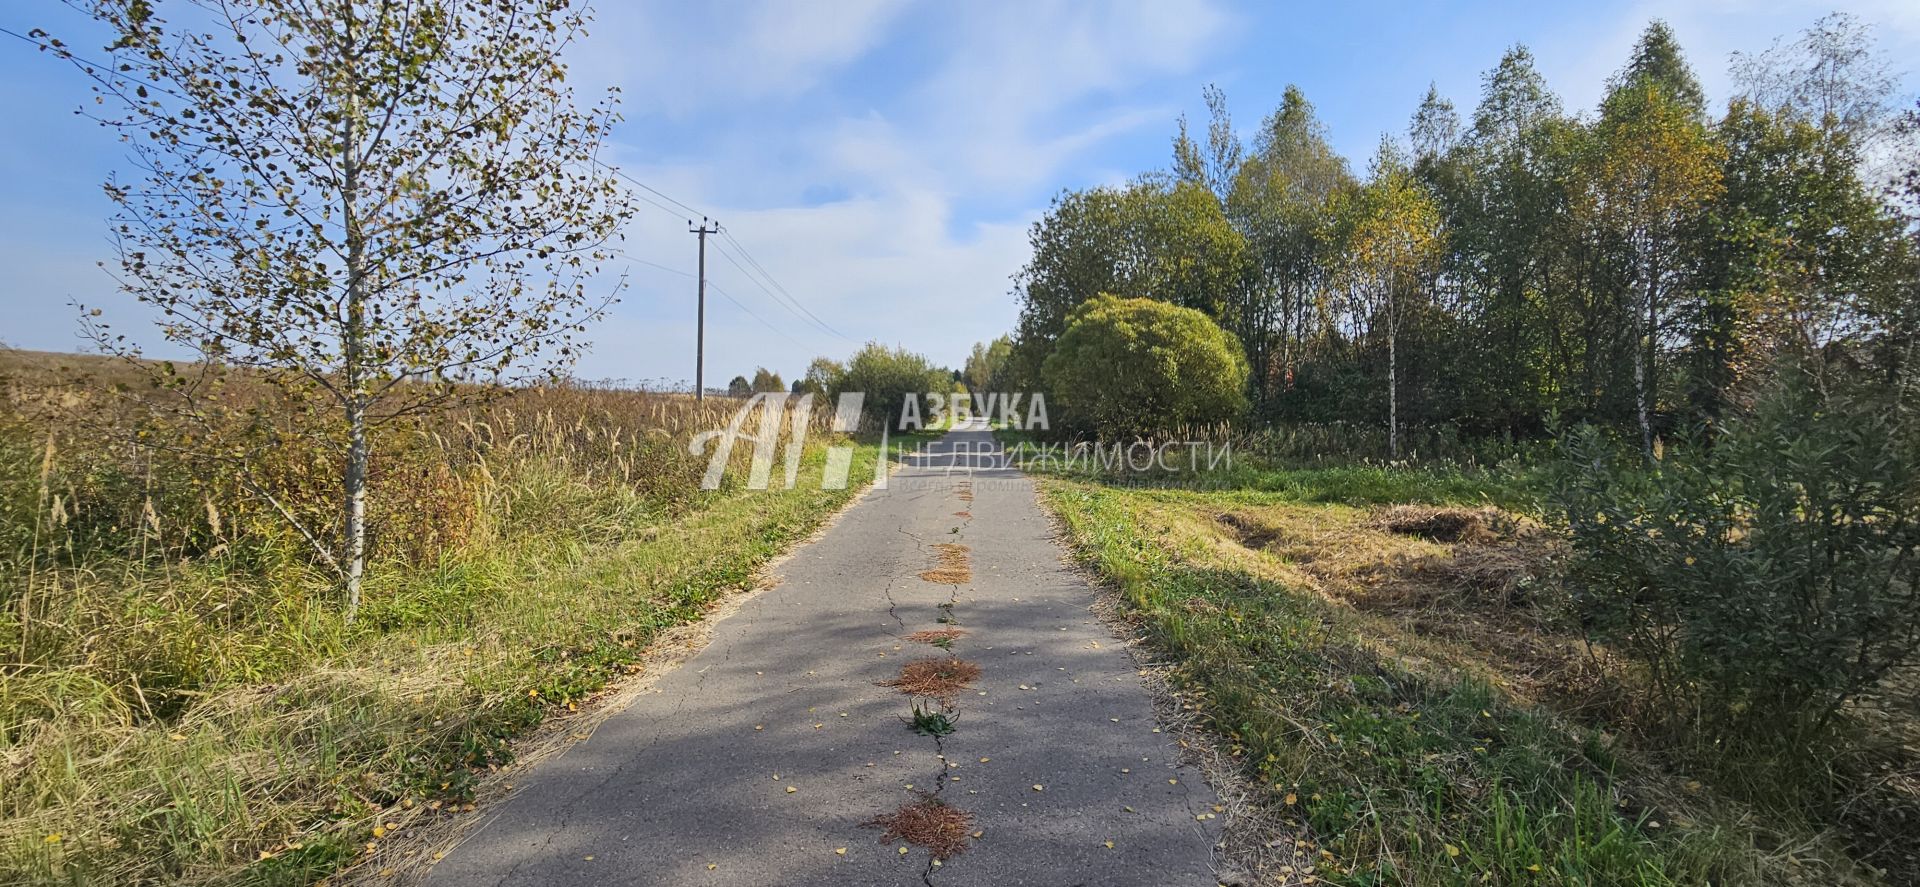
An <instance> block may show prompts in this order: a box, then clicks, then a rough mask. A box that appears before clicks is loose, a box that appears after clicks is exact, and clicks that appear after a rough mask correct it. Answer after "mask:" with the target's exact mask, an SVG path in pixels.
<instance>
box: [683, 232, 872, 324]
mask: <svg viewBox="0 0 1920 887" xmlns="http://www.w3.org/2000/svg"><path fill="white" fill-rule="evenodd" d="M714 248H715V249H717V250H719V251H720V256H721V258H724V259H726V260H727V261H728V262H729V263H731V264H732V265H733V267H734V268H736V269H738V270H739V271H740V273H741V274H743V275H745V276H746V278H747V282H749V283H751V284H753V285H754V286H757V287H759V288H760V291H761V292H763V293H766V294H767V298H769V299H772V300H773V302H774V304H776V305H779V306H780V307H782V308H785V309H786V310H787V313H788V314H791V315H793V316H794V317H795V318H796V319H798V320H799V321H800V322H801V323H803V324H807V325H809V326H811V327H813V328H814V329H817V330H819V331H821V332H823V333H826V334H828V335H830V336H836V337H838V338H841V339H846V340H847V341H849V342H852V341H853V340H852V339H847V337H846V336H843V335H841V334H840V332H839V331H838V330H835V329H834V328H832V327H830V326H827V325H826V324H825V323H822V322H821V321H820V319H819V318H817V317H813V314H812V312H810V311H807V309H806V306H804V305H801V304H800V303H798V302H790V301H788V300H786V299H782V298H781V296H780V294H779V293H777V292H774V291H773V290H771V289H768V288H767V285H766V284H764V283H761V282H760V278H758V277H755V276H754V274H753V272H752V271H748V270H747V267H746V266H745V265H742V264H740V260H738V259H736V258H734V257H733V254H732V253H730V252H728V251H727V249H726V248H725V247H723V246H721V245H720V243H718V242H715V243H714ZM856 344H857V343H856Z"/></svg>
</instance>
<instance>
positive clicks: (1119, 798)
mask: <svg viewBox="0 0 1920 887" xmlns="http://www.w3.org/2000/svg"><path fill="white" fill-rule="evenodd" d="M993 447H994V444H993V440H992V436H991V435H990V434H989V433H987V432H985V431H981V430H970V431H955V432H952V433H950V434H948V435H947V436H946V438H945V439H944V440H942V441H941V442H940V444H938V445H936V446H935V447H934V448H932V449H931V450H930V451H929V455H927V456H924V457H922V458H919V459H914V460H910V461H909V462H908V463H907V465H906V466H905V467H903V468H902V469H901V470H899V471H898V472H897V473H895V474H894V475H893V476H892V477H891V478H890V479H889V481H888V484H887V485H886V487H885V488H876V489H874V490H871V491H869V492H868V493H867V495H866V496H865V497H864V498H863V499H862V500H861V501H860V502H859V503H858V504H856V505H855V506H853V507H852V508H851V509H850V510H849V511H847V512H846V513H845V514H844V515H842V516H841V518H840V520H839V521H838V522H837V523H836V524H835V525H834V526H833V527H832V528H831V529H830V530H828V531H827V532H826V533H825V534H824V535H823V536H821V537H820V538H819V539H817V540H816V541H813V542H811V543H809V544H807V545H805V546H804V547H802V548H801V549H799V550H798V551H797V552H796V553H795V555H794V556H793V557H792V558H791V559H789V560H788V561H786V562H785V563H784V564H783V565H782V567H781V569H780V570H779V572H778V575H777V577H776V579H777V584H776V586H775V587H774V588H772V589H770V590H768V591H766V592H764V593H762V594H760V595H758V596H756V597H754V598H753V599H751V600H749V601H748V602H746V603H745V604H744V605H743V606H742V608H741V609H740V610H739V611H738V612H736V613H734V614H733V615H732V616H729V617H727V618H726V619H725V620H723V621H722V622H721V623H720V624H719V625H717V626H716V627H715V630H714V633H713V635H712V640H711V642H710V644H709V645H708V646H707V647H706V648H705V649H704V650H703V651H701V652H700V653H699V654H698V655H697V656H695V657H694V658H693V659H692V660H690V661H688V662H687V663H686V664H684V665H683V666H681V667H680V668H679V669H678V670H677V671H674V672H672V673H670V674H667V675H664V676H662V677H661V678H660V679H659V681H658V683H657V684H656V685H655V687H654V692H652V693H650V694H648V695H646V696H644V697H642V698H641V699H640V700H639V701H638V702H636V703H635V704H633V705H632V706H631V707H630V708H628V709H627V710H625V711H623V712H621V713H619V714H617V715H615V716H613V717H612V718H611V719H609V720H608V721H607V722H606V723H605V724H603V725H602V726H601V727H600V728H599V729H598V731H597V732H596V733H594V735H593V736H592V738H591V739H590V740H588V741H585V742H581V743H578V744H576V745H574V746H573V747H571V748H570V749H569V750H568V751H567V752H566V753H565V754H564V755H562V756H560V757H558V758H554V759H551V760H548V761H546V762H545V763H543V764H541V765H539V766H537V767H536V768H534V769H533V770H532V772H531V773H529V774H524V775H522V776H521V777H520V782H521V783H522V786H523V787H522V788H521V790H520V791H519V792H518V793H517V794H515V795H514V796H512V797H511V798H509V799H507V800H506V801H504V802H502V803H501V804H499V805H498V806H497V808H496V809H495V810H494V811H492V812H491V813H490V814H486V815H488V816H489V820H488V821H487V822H486V823H485V824H484V825H482V826H480V827H479V828H477V829H476V830H475V831H474V832H472V833H470V835H469V837H468V838H467V839H466V840H465V842H464V843H462V844H461V845H460V846H459V847H457V848H456V849H455V850H454V851H453V852H451V853H449V854H448V855H447V856H446V858H445V859H443V860H442V861H441V862H440V863H439V864H438V865H437V866H435V868H434V870H433V873H432V874H431V876H430V879H429V883H430V884H432V885H437V887H480V885H543V887H551V885H608V884H633V885H641V884H644V885H675V887H677V885H746V884H751V885H939V887H948V885H952V887H961V885H995V887H1007V885H1047V887H1071V885H1088V887H1093V885H1103V887H1104V885H1155V887H1167V885H1188V884H1194V885H1211V884H1215V883H1216V880H1215V876H1214V870H1213V845H1214V844H1215V842H1216V841H1217V840H1218V831H1219V824H1220V820H1219V819H1217V818H1209V817H1208V814H1210V813H1212V812H1213V808H1212V805H1213V804H1215V803H1216V798H1215V795H1214V794H1213V792H1212V790H1211V789H1209V788H1208V787H1207V785H1206V783H1205V781H1204V780H1203V779H1202V777H1201V774H1200V773H1199V772H1198V771H1197V770H1195V769H1193V768H1189V767H1185V766H1182V764H1181V763H1180V756H1179V753H1178V751H1177V749H1176V748H1174V746H1173V742H1172V740H1171V738H1170V737H1169V736H1168V734H1165V733H1161V732H1159V731H1158V730H1157V729H1156V727H1155V723H1154V715H1153V710H1152V707H1151V704H1150V702H1149V699H1148V696H1147V693H1146V691H1145V689H1144V688H1143V687H1142V685H1141V682H1140V678H1139V675H1138V671H1137V666H1136V665H1135V663H1134V662H1133V660H1132V658H1131V657H1130V656H1129V655H1128V653H1127V652H1126V651H1125V650H1123V649H1121V648H1120V645H1119V642H1117V641H1116V640H1115V639H1114V638H1113V636H1112V635H1111V634H1110V633H1109V631H1108V630H1107V629H1106V628H1105V627H1104V626H1103V625H1102V623H1101V622H1100V621H1099V620H1098V619H1096V618H1095V617H1094V616H1093V614H1092V613H1091V612H1090V611H1089V606H1090V605H1091V604H1092V603H1093V601H1094V599H1095V592H1094V591H1093V590H1092V589H1091V588H1089V587H1088V585H1087V584H1086V582H1085V581H1084V580H1083V579H1082V578H1081V577H1080V576H1079V575H1078V574H1077V573H1076V572H1074V571H1073V570H1072V569H1071V568H1070V567H1069V566H1068V565H1067V563H1066V561H1065V558H1066V552H1065V551H1064V550H1063V549H1062V547H1061V546H1060V544H1059V543H1058V542H1056V541H1055V540H1054V538H1053V533H1052V531H1051V529H1050V527H1049V524H1048V522H1047V519H1046V517H1045V516H1044V515H1043V514H1042V512H1041V511H1040V508H1039V506H1038V503H1037V502H1036V500H1035V495H1034V489H1033V484H1032V482H1031V481H1030V480H1028V479H1027V478H1026V477H1024V476H1022V475H1021V474H1020V473H1019V472H1017V471H1013V470H1010V469H1007V468H1004V467H1001V466H1000V465H999V464H998V463H999V462H1000V460H999V459H997V458H995V457H993V456H984V457H983V456H981V455H978V454H980V453H984V452H988V451H990V450H992V449H993ZM956 454H967V455H956ZM969 497H970V499H969ZM942 542H949V543H959V544H962V545H966V546H968V547H969V548H970V549H971V568H972V572H973V577H972V580H971V581H970V582H967V583H964V584H957V585H943V584H935V583H932V582H928V581H925V580H923V579H921V578H919V574H920V573H922V572H923V571H926V570H928V569H930V568H932V567H934V566H935V565H936V564H935V555H934V551H933V549H932V546H933V545H934V544H935V543H942ZM948 603H950V604H951V608H950V612H951V617H950V618H951V619H952V620H954V622H953V623H952V624H957V626H958V627H961V628H964V629H965V630H966V632H967V635H966V636H965V637H963V638H961V639H960V640H958V641H957V642H956V643H955V645H954V648H953V653H954V655H957V656H960V657H963V658H965V659H968V660H970V661H972V662H975V663H977V664H978V665H979V666H980V668H981V671H982V674H981V677H980V679H979V680H978V681H977V682H976V685H975V687H974V688H973V689H972V690H971V691H968V692H965V693H963V694H961V695H959V696H958V697H956V698H955V700H954V704H955V707H956V708H957V720H956V723H955V726H956V729H955V731H954V732H953V733H952V734H950V735H948V736H946V737H944V738H942V739H938V740H936V739H934V738H931V737H927V736H922V735H919V734H917V733H915V732H914V731H912V730H911V729H909V727H908V726H907V723H906V719H907V717H908V715H909V713H910V701H909V699H908V697H906V696H904V695H902V694H901V693H900V692H899V691H897V690H895V689H892V688H890V687H886V686H882V685H881V682H883V681H887V680H889V679H891V678H894V677H895V676H897V675H898V673H899V669H900V667H901V666H902V664H904V663H906V662H908V661H910V660H913V659H916V658H921V657H927V656H933V655H942V654H940V651H938V650H935V649H933V648H930V647H926V646H924V645H921V644H914V643H910V642H907V641H904V640H902V635H905V634H907V633H909V632H913V631H918V630H922V629H935V628H943V627H947V626H948V624H949V623H942V622H941V621H940V619H941V617H942V615H943V614H944V613H946V612H948V611H947V610H943V608H942V606H941V605H942V604H948ZM776 776H777V778H776ZM922 793H935V794H937V797H938V798H939V799H941V800H942V801H944V802H946V803H948V804H950V805H952V806H953V807H956V808H958V809H960V810H963V811H966V812H968V813H971V814H972V816H973V819H974V822H973V826H972V828H973V829H974V830H976V831H978V832H979V833H980V837H979V838H978V839H977V840H974V841H973V842H972V846H971V847H970V849H968V850H967V851H966V852H964V853H962V854H959V855H957V856H954V857H952V858H949V859H943V860H941V861H940V864H939V865H937V866H936V865H933V861H932V859H931V856H930V854H929V853H928V852H927V851H925V850H923V849H920V848H918V847H912V846H909V845H907V844H905V843H903V842H901V841H897V840H896V841H891V842H886V843H882V842H881V841H880V834H881V830H879V829H877V828H873V827H871V826H869V825H868V824H867V823H869V822H870V821H871V820H873V819H874V817H876V816H879V815H881V814H884V813H888V812H890V811H892V810H894V809H896V808H898V807H899V806H901V805H903V804H906V803H909V802H912V801H914V800H916V799H917V798H919V797H920V796H921V795H922ZM1109 843H1111V846H1108V845H1109ZM902 847H907V848H908V849H907V852H905V853H902V852H901V850H900V848H902ZM840 848H845V852H844V853H837V852H836V850H838V849H840Z"/></svg>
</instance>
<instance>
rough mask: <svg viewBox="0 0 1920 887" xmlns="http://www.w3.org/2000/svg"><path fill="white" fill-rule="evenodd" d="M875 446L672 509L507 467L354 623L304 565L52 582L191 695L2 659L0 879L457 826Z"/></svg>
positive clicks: (182, 870)
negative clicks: (520, 750) (484, 501)
mask: <svg viewBox="0 0 1920 887" xmlns="http://www.w3.org/2000/svg"><path fill="white" fill-rule="evenodd" d="M875 455H876V450H875V449H874V448H873V447H871V446H863V447H861V448H860V449H859V451H858V452H857V453H856V455H855V458H854V460H853V465H854V472H855V475H854V477H853V478H851V483H850V487H851V488H850V489H848V490H841V491H822V490H820V489H819V488H818V487H819V484H818V482H817V478H818V475H819V472H820V470H821V462H822V455H821V451H820V450H818V449H815V450H813V451H811V452H810V453H809V455H808V458H807V460H806V463H805V468H804V469H803V473H802V481H801V483H800V484H799V485H798V487H797V488H796V489H793V490H769V491H762V492H753V491H740V490H729V491H722V492H716V493H708V494H700V495H698V496H695V497H693V498H692V500H691V502H690V504H688V505H687V506H686V507H684V508H680V509H676V510H673V511H671V512H667V511H662V510H659V509H655V508H650V507H647V505H646V503H644V502H641V501H639V500H637V499H635V498H634V497H633V496H632V495H630V494H629V493H627V492H623V491H622V489H621V487H620V485H619V484H617V483H614V484H607V483H603V482H595V481H593V480H592V479H591V478H582V477H579V476H577V473H576V474H575V475H572V476H569V475H568V474H567V473H566V472H564V471H559V470H557V469H556V470H549V467H547V466H542V465H541V464H539V463H538V462H528V463H525V464H521V465H517V466H511V467H502V468H497V469H496V471H498V472H499V473H500V478H499V482H498V483H497V484H495V485H494V487H493V493H492V495H493V496H495V497H496V498H495V499H493V500H491V501H489V503H488V507H487V508H486V509H485V514H487V515H488V520H489V525H488V526H487V527H486V528H484V530H483V532H482V533H481V534H480V540H479V543H478V544H474V545H471V546H467V547H465V548H463V549H461V550H460V551H458V552H455V553H453V554H450V555H449V556H447V557H445V558H444V559H442V560H441V561H440V562H438V563H436V564H432V565H428V566H424V567H419V568H398V567H393V568H390V569H384V570H381V571H379V572H377V573H376V574H375V576H376V578H375V580H374V582H373V583H372V584H371V585H370V587H369V589H368V592H367V604H366V606H365V607H364V609H363V611H362V613H361V618H360V619H359V620H357V621H356V622H354V623H353V624H351V625H349V624H346V623H344V622H343V621H342V620H341V619H340V617H339V614H338V612H337V608H336V607H334V606H333V605H332V601H331V599H330V597H329V595H328V594H327V589H326V583H325V582H324V581H322V580H320V579H318V578H316V577H311V576H308V577H305V578H304V579H302V578H301V577H299V576H283V577H281V578H282V579H284V580H288V581H287V582H286V583H285V584H282V585H279V586H276V587H274V588H272V589H251V588H248V587H246V586H245V584H244V582H243V579H242V578H241V577H231V576H227V575H225V574H223V572H222V569H221V567H220V565H219V562H218V561H217V560H208V561H203V562H196V563H183V564H172V565H169V564H159V565H157V567H152V568H149V567H134V566H125V567H123V568H122V572H120V573H117V574H113V575H105V574H102V573H100V572H98V571H85V570H69V571H67V573H66V574H65V575H64V576H62V577H60V581H61V582H63V583H65V585H64V587H63V588H61V589H60V591H61V592H62V593H63V594H66V595H69V596H71V597H72V599H73V600H76V601H80V600H85V601H88V602H89V606H91V607H94V608H97V609H98V610H99V613H98V614H97V615H95V616H93V617H89V618H93V619H95V620H96V622H94V623H91V624H95V625H106V624H109V623H111V624H114V625H119V626H124V627H125V628H124V630H123V632H122V635H121V636H118V637H116V638H115V639H114V640H115V641H116V643H119V644H120V645H121V649H122V650H136V651H139V655H140V656H141V657H142V661H140V662H138V663H136V664H135V667H134V669H133V670H132V671H131V673H132V674H136V675H144V676H146V677H144V678H142V680H156V679H157V680H160V681H162V682H163V683H169V684H171V685H175V686H178V687H179V688H182V689H181V690H180V691H179V692H177V693H173V694H171V695H170V696H168V697H167V698H170V699H173V700H175V701H174V703H173V704H172V705H170V706H169V707H168V709H167V710H163V711H155V710H152V709H151V708H149V707H147V706H144V705H143V704H142V698H143V697H142V690H141V689H140V686H139V685H138V684H137V683H136V685H135V686H134V687H133V688H131V690H130V691H129V688H127V687H124V686H120V685H117V684H113V683H106V682H103V681H101V680H99V679H97V678H95V677H93V676H92V675H94V674H96V673H102V674H104V673H114V674H119V673H122V672H121V671H119V670H116V669H104V668H103V666H104V663H88V662H86V661H81V662H77V663H75V664H74V665H70V666H66V667H60V668H38V669H36V668H27V669H22V670H17V671H11V672H7V673H4V674H0V716H4V721H5V722H4V723H0V755H4V756H5V758H4V763H5V765H6V768H7V770H6V782H5V786H4V791H0V883H6V884H102V885H104V884H113V885H123V884H181V883H222V884H229V883H231V884H289V885H291V884H307V883H311V882H312V881H314V880H315V879H317V878H320V877H323V876H325V875H326V874H328V873H330V872H332V871H334V870H336V869H338V868H339V867H340V866H342V865H343V864H347V863H349V862H351V861H353V860H354V859H357V858H359V856H360V854H361V853H362V852H363V850H364V845H365V844H366V843H367V842H369V841H373V842H375V843H377V842H378V840H380V838H376V837H375V834H374V828H375V826H376V824H380V823H384V822H386V821H388V820H389V819H391V818H395V817H401V818H405V817H410V816H417V815H421V814H423V813H425V812H426V811H427V810H428V809H429V808H430V807H431V808H437V809H438V811H439V812H438V813H436V814H433V815H451V814H450V810H451V809H452V808H457V807H458V806H459V805H460V804H461V803H462V802H463V801H465V800H467V799H468V798H470V797H471V793H472V789H473V786H474V785H475V780H476V778H477V774H480V773H483V772H485V769H486V768H488V767H490V766H493V765H498V764H502V763H505V762H507V761H510V760H511V759H512V758H513V756H514V753H515V744H514V740H515V739H516V738H518V737H520V736H523V735H525V734H526V733H527V731H529V730H530V729H531V728H533V727H535V726H537V725H539V724H540V723H541V722H542V721H543V720H545V719H546V718H548V717H549V716H551V715H552V714H554V713H555V712H556V711H561V712H564V711H566V710H569V709H572V708H574V707H577V706H578V705H580V704H581V703H583V702H584V701H585V700H587V698H588V697H590V696H591V695H592V694H593V693H594V692H596V691H597V690H599V689H601V688H603V687H605V686H606V685H607V684H608V683H609V682H610V681H612V680H614V679H616V678H618V677H620V676H621V675H623V674H626V673H627V672H628V671H629V667H630V666H633V665H635V664H636V663H638V662H640V660H641V657H642V656H643V655H644V654H645V653H646V651H647V648H648V645H649V643H650V642H651V641H652V640H653V639H654V638H655V637H657V636H658V635H659V633H660V632H662V631H664V630H666V629H668V628H671V627H674V626H678V625H682V624H685V623H687V622H689V621H692V620H696V619H698V618H700V617H701V616H702V615H704V614H705V613H706V612H707V611H708V610H709V609H710V608H711V607H712V606H713V605H714V604H715V603H716V602H718V601H719V600H720V599H721V598H723V597H724V596H726V595H727V594H728V593H730V592H732V591H734V590H736V589H739V588H742V587H744V586H746V585H748V584H750V583H751V582H752V581H753V579H754V577H755V575H756V573H757V571H758V570H759V569H760V568H761V567H762V566H764V565H765V564H766V563H767V562H768V561H769V560H770V559H772V558H773V557H775V556H776V555H777V554H779V553H780V552H781V551H783V550H785V549H786V548H787V547H789V546H790V545H792V544H793V543H794V542H795V541H797V540H798V539H800V538H802V537H804V536H805V535H806V534H808V533H809V532H811V531H812V530H813V529H814V528H815V527H817V526H818V525H819V524H820V522H821V521H822V520H823V519H824V518H825V517H826V516H827V515H829V514H830V513H831V512H833V511H834V510H835V509H836V508H838V507H839V506H841V505H843V504H845V503H846V502H847V501H848V500H849V499H851V498H852V497H853V496H855V495H857V494H858V492H859V490H860V489H861V488H862V487H863V486H864V484H865V483H867V482H868V481H870V480H871V475H872V471H873V465H874V458H875ZM808 478H814V479H815V480H813V481H812V482H811V483H810V482H809V481H808ZM303 584H304V586H305V591H301V588H302V585H303ZM221 595H226V596H228V597H229V599H236V600H244V599H245V598H247V597H248V596H249V595H255V596H259V597H260V598H261V599H262V600H263V601H266V602H265V603H263V604H261V606H262V607H263V608H264V610H263V611H262V612H259V613H256V614H254V615H253V617H252V618H250V619H248V620H245V621H240V620H236V621H233V622H231V623H229V624H226V625H222V624H221V622H220V621H219V619H217V618H216V619H213V620H208V619H206V618H200V619H195V618H193V617H192V616H185V615H184V614H188V613H193V612H209V611H214V612H227V611H226V610H222V609H221V608H220V607H219V606H217V605H216V606H214V607H211V608H207V607H204V606H203V604H204V603H205V602H206V601H208V600H212V599H216V598H218V597H219V596H221ZM170 601H172V602H174V603H171V604H170V603H169V602H170ZM185 601H190V602H191V604H192V606H186V605H184V604H183V603H181V602H185ZM76 606H77V605H76ZM116 607H118V608H128V610H129V612H113V608H116ZM170 613H179V614H183V617H182V618H174V617H172V616H170V615H169V614H170ZM78 615H80V614H76V619H77V617H78ZM72 624H75V625H85V624H89V623H85V622H80V621H74V622H73V623H72ZM99 636H100V637H102V638H106V637H107V635H106V633H105V632H101V633H100V635H99ZM103 653H104V654H106V655H123V654H122V653H117V652H115V651H114V650H112V649H104V650H103ZM167 663H179V664H180V665H179V667H178V668H172V667H170V666H168V665H167ZM181 669H185V670H186V671H185V672H182V673H179V674H172V675H171V676H168V675H169V671H170V670H171V671H180V670H181Z"/></svg>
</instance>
